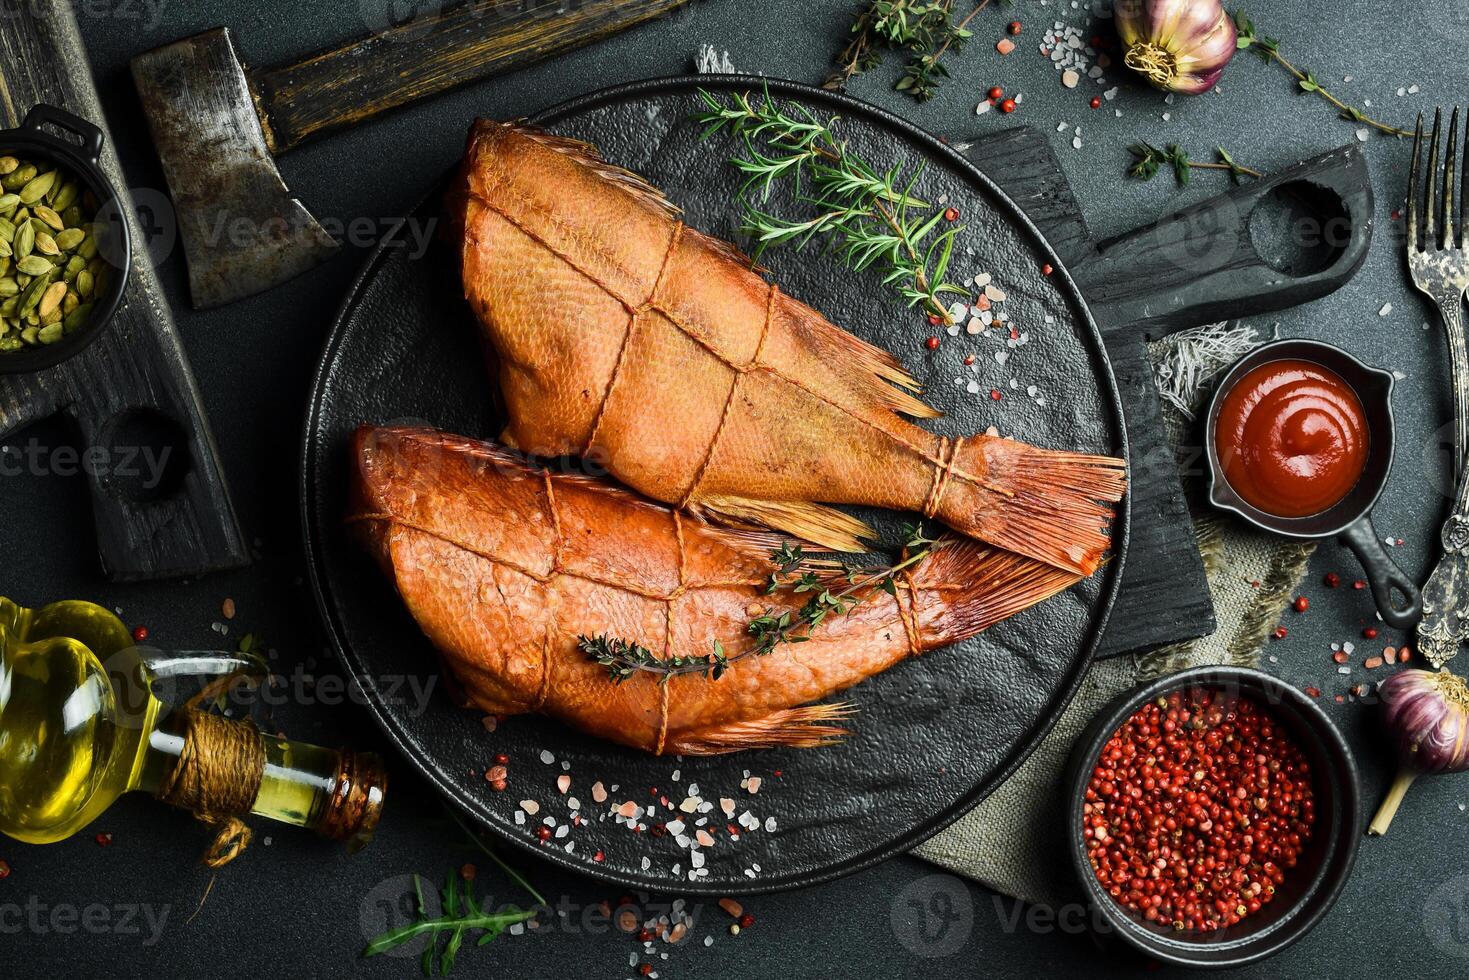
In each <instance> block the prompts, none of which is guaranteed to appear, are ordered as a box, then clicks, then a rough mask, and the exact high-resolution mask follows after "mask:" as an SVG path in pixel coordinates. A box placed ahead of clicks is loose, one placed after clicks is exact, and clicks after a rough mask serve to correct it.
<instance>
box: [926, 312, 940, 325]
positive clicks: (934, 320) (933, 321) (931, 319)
mask: <svg viewBox="0 0 1469 980" xmlns="http://www.w3.org/2000/svg"><path fill="white" fill-rule="evenodd" d="M943 322H944V318H943V317H941V316H939V315H938V314H937V313H930V314H929V315H928V323H929V326H933V327H936V326H938V325H939V324H940V323H943Z"/></svg>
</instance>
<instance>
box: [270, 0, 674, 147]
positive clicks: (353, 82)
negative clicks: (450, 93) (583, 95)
mask: <svg viewBox="0 0 1469 980" xmlns="http://www.w3.org/2000/svg"><path fill="white" fill-rule="evenodd" d="M687 2H688V0H465V2H460V3H456V4H454V5H453V6H450V7H448V8H446V9H443V10H439V11H434V12H432V13H425V14H423V15H420V16H419V17H416V18H412V19H410V20H408V21H406V22H404V23H402V24H399V25H396V26H393V27H387V28H386V29H384V30H382V31H379V32H377V33H375V34H373V35H372V36H371V37H367V38H364V39H362V40H360V41H357V42H355V43H353V44H349V45H347V46H346V47H343V48H337V49H335V50H332V51H323V52H321V53H320V54H316V55H313V56H312V57H309V58H306V59H304V60H302V61H299V62H297V63H295V64H293V65H287V66H284V67H281V68H271V69H264V70H261V71H256V72H251V73H250V84H251V87H252V90H253V94H254V96H255V102H256V108H257V109H258V111H259V113H260V122H261V126H262V128H263V129H264V130H265V139H266V145H267V146H268V147H269V148H270V150H271V152H272V153H276V154H280V153H284V152H285V151H287V150H289V149H291V148H292V147H295V146H298V145H300V144H301V143H302V142H304V141H306V140H308V139H310V138H311V137H313V136H319V135H321V134H322V133H328V132H331V131H332V130H335V129H341V128H343V127H345V126H351V125H353V124H355V123H358V122H362V121H363V120H365V119H371V118H372V117H374V116H376V115H378V114H380V113H382V112H386V111H387V110H389V109H395V108H397V107H399V106H403V105H407V104H408V103H410V102H416V101H418V100H419V99H423V98H427V97H428V96H431V95H437V94H438V93H440V92H444V91H447V90H449V89H451V88H455V87H457V86H460V85H464V84H467V83H469V82H476V81H479V80H481V79H484V78H489V77H490V76H492V75H497V74H500V73H501V72H506V71H512V70H514V69H516V68H522V67H524V66H526V65H530V64H533V63H535V62H537V61H540V60H541V59H542V58H545V57H548V56H549V55H552V54H556V53H559V52H561V51H566V50H569V49H571V48H576V47H580V46H581V45H583V44H588V43H590V42H592V41H596V40H599V39H601V38H603V37H606V36H608V35H610V34H613V33H616V32H617V31H620V30H622V29H623V28H626V27H631V26H632V25H634V24H639V23H642V22H643V21H645V20H649V19H651V18H654V17H657V16H659V15H661V14H664V13H667V12H669V11H671V10H675V9H677V8H679V7H681V6H683V5H684V4H685V3H687Z"/></svg>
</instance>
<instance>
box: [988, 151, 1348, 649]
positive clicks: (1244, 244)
mask: <svg viewBox="0 0 1469 980" xmlns="http://www.w3.org/2000/svg"><path fill="white" fill-rule="evenodd" d="M961 145H962V144H961ZM963 152H964V153H965V155H966V156H967V157H968V158H969V159H970V160H971V161H973V162H974V163H975V164H976V165H977V166H978V167H979V168H980V169H981V170H982V171H984V173H985V174H986V175H987V176H989V178H990V179H991V180H993V181H995V182H996V183H997V184H999V185H1000V187H1001V189H1003V190H1004V191H1005V192H1006V194H1008V195H1009V197H1010V199H1011V200H1012V201H1014V202H1015V203H1016V204H1017V205H1019V207H1020V208H1021V210H1023V211H1024V212H1025V213H1026V215H1027V216H1028V217H1029V218H1030V219H1031V221H1033V222H1034V223H1035V224H1036V226H1037V227H1038V228H1039V229H1040V231H1041V232H1042V233H1043V234H1044V235H1045V236H1046V238H1047V240H1048V242H1049V243H1050V245H1051V247H1052V248H1053V249H1055V251H1056V253H1057V254H1058V255H1059V256H1060V257H1061V259H1062V261H1063V262H1065V263H1066V267H1067V269H1068V271H1069V272H1070V273H1071V274H1072V276H1073V278H1075V280H1076V282H1077V285H1078V286H1079V287H1080V288H1081V291H1082V294H1083V295H1084V296H1085V297H1086V299H1087V302H1088V304H1089V305H1090V306H1091V309H1092V314H1093V316H1094V317H1095V319H1096V321H1097V325H1098V326H1099V327H1100V328H1101V331H1102V339H1103V342H1104V343H1105V345H1106V347H1107V355H1108V358H1109V359H1110V360H1111V362H1112V373H1113V376H1114V377H1115V378H1116V381H1117V389H1118V392H1119V394H1120V395H1121V397H1122V406H1123V412H1124V415H1125V417H1126V422H1127V442H1128V463H1129V477H1130V481H1131V482H1130V484H1129V492H1130V494H1131V497H1132V502H1131V507H1132V523H1131V528H1130V532H1129V533H1130V535H1131V540H1130V542H1129V554H1130V557H1131V560H1129V561H1128V562H1127V564H1126V566H1125V567H1124V568H1123V572H1122V585H1121V590H1120V592H1119V593H1118V596H1117V602H1116V605H1115V607H1114V609H1113V613H1112V618H1111V621H1110V622H1109V623H1108V626H1107V633H1106V635H1105V636H1104V637H1103V639H1102V644H1101V646H1100V648H1099V649H1098V651H1097V656H1098V657H1108V656H1116V655H1117V654H1121V653H1127V652H1130V651H1133V650H1138V649H1145V648H1149V647H1156V646H1161V645H1163V644H1166V643H1176V642H1179V641H1182V640H1190V639H1194V638H1196V637H1200V636H1207V635H1208V634H1210V633H1212V632H1213V631H1214V629H1215V625H1216V621H1215V618H1214V605H1213V602H1212V600H1211V599H1210V596H1209V587H1208V582H1207V580H1206V578H1205V576H1204V566H1203V561H1202V559H1201V557H1200V555H1199V550H1198V546H1197V543H1196V540H1195V537H1194V531H1193V522H1192V520H1191V519H1190V516H1189V507H1188V502H1187V500H1186V499H1185V498H1184V493H1183V485H1182V481H1181V479H1180V476H1179V470H1178V467H1177V465H1176V464H1175V459H1176V454H1175V451H1174V449H1173V447H1171V446H1170V445H1169V443H1168V441H1167V438H1166V435H1165V430H1164V426H1163V418H1162V415H1161V404H1160V401H1159V397H1158V391H1157V388H1156V387H1155V385H1154V382H1153V372H1152V367H1151V365H1150V363H1149V362H1148V358H1147V354H1146V350H1145V347H1144V344H1145V343H1146V341H1147V340H1150V339H1157V338H1158V337H1161V336H1163V335H1165V334H1168V333H1172V332H1174V331H1177V330H1182V329H1185V328H1187V327H1192V326H1199V325H1201V324H1205V323H1212V322H1215V321H1218V320H1221V319H1226V318H1232V317H1237V316H1244V315H1248V314H1252V313H1262V312H1267V311H1273V310H1279V309H1284V308H1286V307H1289V306H1294V305H1297V304H1299V303H1304V302H1307V301H1309V300H1312V299H1316V298H1318V297H1320V296H1323V295H1325V294H1326V293H1329V292H1331V291H1332V290H1334V289H1337V288H1338V287H1340V286H1341V285H1343V284H1344V283H1346V281H1347V280H1348V279H1350V278H1351V277H1352V275H1354V274H1355V273H1356V271H1357V269H1358V268H1359V267H1360V265H1361V263H1362V260H1363V259H1364V258H1365V257H1366V254H1367V248H1368V245H1369V244H1370V242H1371V230H1372V190H1371V185H1370V183H1369V182H1368V177H1367V170H1366V165H1365V162H1364V160H1363V157H1362V156H1361V153H1360V152H1359V151H1358V150H1357V149H1356V148H1355V147H1351V146H1348V147H1345V148H1343V149H1340V150H1335V151H1332V152H1331V153H1327V154H1323V155H1322V156H1319V157H1316V158H1314V159H1312V160H1307V161H1305V162H1303V163H1301V164H1298V165H1297V166H1295V167H1292V168H1289V169H1287V170H1284V171H1281V172H1280V173H1278V174H1272V175H1269V176H1267V177H1265V178H1264V179H1262V180H1259V181H1256V182H1254V183H1252V184H1250V185H1248V186H1245V187H1240V188H1236V189H1234V190H1232V191H1230V192H1228V193H1226V194H1221V195H1219V196H1217V197H1214V198H1211V199H1209V200H1207V201H1204V202H1203V203H1201V204H1198V205H1195V206H1193V207H1191V208H1189V209H1187V210H1186V211H1182V212H1179V213H1177V214H1175V215H1170V216H1168V217H1167V218H1164V219H1162V220H1161V221H1159V222H1157V223H1155V224H1153V225H1149V226H1147V227H1146V228H1141V229H1138V230H1137V231H1136V232H1131V233H1128V234H1126V235H1121V236H1118V237H1117V238H1114V239H1110V240H1108V241H1105V242H1098V241H1096V240H1094V239H1093V238H1092V237H1091V234H1090V232H1089V231H1088V230H1087V226H1086V220H1085V218H1084V217H1083V216H1082V213H1081V209H1080V206H1079V205H1078V203H1077V201H1076V198H1075V197H1074V196H1073V195H1072V193H1071V188H1070V186H1069V184H1068V183H1067V181H1066V177H1065V175H1064V174H1063V173H1062V172H1061V166H1060V161H1059V160H1057V158H1056V155H1055V154H1054V153H1053V152H1052V150H1051V146H1050V141H1049V140H1048V139H1047V138H1046V137H1045V136H1044V135H1042V134H1041V133H1038V132H1036V131H1035V130H1033V129H1030V128H1028V127H1023V126H1022V127H1017V128H1015V129H1010V130H1006V131H1004V132H1001V133H996V134H993V135H986V136H985V137H984V138H983V139H980V140H976V141H974V142H973V143H972V144H968V145H966V146H963ZM1322 191H1327V192H1329V194H1326V195H1325V196H1323V195H1322V194H1321V192H1322ZM1333 197H1334V198H1335V199H1336V203H1335V204H1333V202H1332V198H1333ZM1277 198H1285V199H1287V200H1288V201H1289V202H1290V203H1293V204H1294V205H1295V206H1297V207H1301V208H1304V209H1306V210H1307V211H1315V210H1318V209H1325V210H1326V211H1327V213H1326V214H1324V215H1321V216H1322V217H1324V218H1328V219H1329V218H1331V217H1333V216H1334V215H1333V214H1332V213H1331V212H1332V211H1334V209H1335V207H1336V206H1337V205H1338V204H1339V206H1340V209H1341V211H1342V213H1343V216H1344V217H1346V218H1347V219H1348V221H1349V224H1348V225H1347V226H1346V227H1347V229H1348V230H1347V231H1346V233H1345V234H1344V235H1343V236H1342V243H1341V245H1340V247H1339V248H1338V249H1336V250H1335V251H1334V252H1331V253H1330V254H1324V255H1317V256H1315V257H1314V265H1312V264H1307V265H1305V266H1301V265H1299V264H1297V265H1295V266H1294V267H1292V268H1290V269H1288V270H1282V269H1280V268H1277V267H1276V266H1272V265H1269V264H1267V263H1265V262H1264V261H1263V260H1262V259H1261V258H1260V256H1259V254H1258V252H1257V249H1256V247H1255V246H1254V244H1253V243H1252V241H1251V237H1250V230H1249V223H1250V220H1251V216H1252V215H1253V214H1254V212H1255V209H1256V207H1257V206H1260V205H1261V204H1262V202H1266V206H1269V205H1270V204H1273V203H1275V200H1276V199H1277ZM1290 258H1291V260H1292V261H1293V262H1299V258H1300V257H1299V256H1294V257H1290ZM1307 258H1308V259H1311V258H1313V257H1307Z"/></svg>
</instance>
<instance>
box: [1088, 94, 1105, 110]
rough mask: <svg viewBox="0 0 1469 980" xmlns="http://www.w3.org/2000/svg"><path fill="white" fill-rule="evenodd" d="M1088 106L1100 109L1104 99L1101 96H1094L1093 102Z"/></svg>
mask: <svg viewBox="0 0 1469 980" xmlns="http://www.w3.org/2000/svg"><path fill="white" fill-rule="evenodd" d="M1087 104H1088V105H1090V106H1091V107H1092V108H1093V109H1100V108H1101V107H1102V97H1101V96H1100V95H1094V96H1092V100H1091V102H1089V103H1087Z"/></svg>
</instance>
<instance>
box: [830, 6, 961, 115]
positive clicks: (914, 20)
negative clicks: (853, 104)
mask: <svg viewBox="0 0 1469 980" xmlns="http://www.w3.org/2000/svg"><path fill="white" fill-rule="evenodd" d="M989 3H990V0H981V2H980V3H979V4H978V5H977V6H975V7H974V8H973V9H972V10H970V12H969V13H968V14H966V15H965V17H964V18H963V19H962V20H961V21H959V23H957V24H955V23H953V21H952V15H953V6H954V0H869V2H868V3H867V4H866V5H865V6H864V7H863V8H862V10H861V12H860V13H858V14H857V16H856V18H855V19H854V20H853V21H852V27H851V32H850V33H851V35H852V39H851V40H850V41H848V42H847V45H846V46H845V47H844V48H843V49H842V51H841V54H839V55H838V56H837V68H836V70H834V71H833V72H832V73H831V74H830V75H829V76H827V79H826V81H825V82H823V83H822V84H823V85H824V87H826V88H829V89H837V90H840V89H842V88H844V87H845V86H846V84H847V83H848V82H850V81H851V80H852V79H853V78H855V77H856V76H857V75H860V74H862V73H863V72H865V71H868V70H870V69H872V68H876V67H877V66H878V65H880V64H881V63H882V51H883V49H885V48H888V49H897V50H902V51H907V52H909V53H910V54H911V55H912V59H911V60H910V61H909V62H908V65H907V66H906V67H905V68H904V69H903V75H902V77H901V78H900V79H899V80H898V83H897V89H898V91H900V92H906V93H907V94H909V95H911V96H913V98H915V99H917V100H918V101H920V102H923V101H927V100H928V99H930V98H932V97H933V96H934V95H935V94H936V93H937V92H938V88H939V85H940V84H942V82H943V79H945V78H948V77H949V71H948V69H947V68H946V67H944V66H943V65H941V64H939V59H940V58H942V57H943V56H944V54H945V52H947V51H949V50H951V49H952V50H954V51H956V52H957V51H959V50H960V49H962V48H963V46H964V43H965V42H966V41H968V40H969V39H970V38H971V37H972V36H973V34H972V33H971V32H970V31H969V30H968V27H969V22H970V21H972V20H973V19H974V18H975V16H976V15H977V14H978V13H979V12H980V11H981V10H983V9H984V8H985V7H987V6H989Z"/></svg>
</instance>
